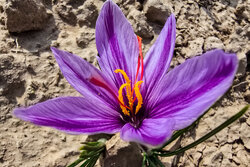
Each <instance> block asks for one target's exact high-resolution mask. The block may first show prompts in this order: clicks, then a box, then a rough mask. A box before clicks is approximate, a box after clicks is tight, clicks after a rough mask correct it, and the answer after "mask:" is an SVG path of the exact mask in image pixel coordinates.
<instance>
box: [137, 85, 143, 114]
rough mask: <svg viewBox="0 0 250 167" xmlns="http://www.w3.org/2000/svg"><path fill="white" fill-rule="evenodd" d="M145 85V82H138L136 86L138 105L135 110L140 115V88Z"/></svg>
mask: <svg viewBox="0 0 250 167" xmlns="http://www.w3.org/2000/svg"><path fill="white" fill-rule="evenodd" d="M142 83H143V81H138V82H136V84H135V95H136V97H137V100H138V103H137V106H136V109H135V114H137V113H138V111H139V110H140V108H141V106H142V95H141V93H140V89H139V86H140V85H141V84H142Z"/></svg>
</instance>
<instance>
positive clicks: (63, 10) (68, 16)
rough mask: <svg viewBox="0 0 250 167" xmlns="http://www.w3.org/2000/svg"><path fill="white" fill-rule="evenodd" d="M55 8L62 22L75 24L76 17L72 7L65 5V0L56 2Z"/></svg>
mask: <svg viewBox="0 0 250 167" xmlns="http://www.w3.org/2000/svg"><path fill="white" fill-rule="evenodd" d="M55 10H56V11H57V13H58V14H59V16H60V17H61V18H62V20H63V21H64V22H66V23H68V24H70V25H76V23H77V17H76V15H75V13H74V11H73V8H72V7H71V6H70V5H67V4H66V2H62V3H58V4H57V5H56V8H55Z"/></svg>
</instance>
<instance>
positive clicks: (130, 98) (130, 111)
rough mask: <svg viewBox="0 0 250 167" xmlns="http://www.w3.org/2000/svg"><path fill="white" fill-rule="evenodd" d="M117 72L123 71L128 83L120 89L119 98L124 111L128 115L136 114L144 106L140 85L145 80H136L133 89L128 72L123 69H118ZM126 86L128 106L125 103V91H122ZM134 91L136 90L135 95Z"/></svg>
mask: <svg viewBox="0 0 250 167" xmlns="http://www.w3.org/2000/svg"><path fill="white" fill-rule="evenodd" d="M115 73H121V74H122V75H123V77H124V79H125V81H126V83H124V84H122V85H121V87H120V89H119V91H118V100H119V103H120V107H121V109H122V112H123V113H124V114H125V115H128V116H130V114H135V115H136V114H137V113H138V111H139V110H140V108H141V106H142V96H141V93H140V89H139V86H140V85H141V84H142V82H143V81H138V82H136V83H135V85H134V87H133V89H131V81H130V80H129V78H128V76H127V74H126V73H125V72H124V71H123V70H121V69H116V70H115ZM125 87H126V96H127V99H128V104H129V105H128V106H126V105H125V103H124V99H123V93H122V91H123V89H124V88H125ZM134 92H135V97H134V95H133V94H134ZM136 98H137V101H138V102H137V106H136V109H135V112H133V107H134V102H135V100H136Z"/></svg>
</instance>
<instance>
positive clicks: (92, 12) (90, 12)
mask: <svg viewBox="0 0 250 167" xmlns="http://www.w3.org/2000/svg"><path fill="white" fill-rule="evenodd" d="M77 13H78V16H77V18H78V24H79V26H80V27H82V26H83V25H86V26H89V27H94V26H95V23H96V20H97V17H98V10H97V6H96V4H95V3H94V2H92V1H86V2H85V3H84V5H82V6H80V7H79V9H78V11H77Z"/></svg>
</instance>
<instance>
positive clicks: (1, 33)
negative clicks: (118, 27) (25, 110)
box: [0, 0, 250, 167]
mask: <svg viewBox="0 0 250 167" xmlns="http://www.w3.org/2000/svg"><path fill="white" fill-rule="evenodd" d="M27 1H28V0H23V1H21V0H0V166H3V167H10V166H13V167H14V166H16V167H19V166H24V167H38V166H42V167H45V166H48V167H51V166H56V167H59V166H66V165H68V164H69V163H70V162H72V161H74V160H76V158H77V156H78V153H79V152H78V147H79V146H80V142H81V141H84V140H85V139H86V137H87V136H84V135H80V136H73V135H68V134H65V133H62V132H59V131H57V130H54V129H51V128H46V127H38V126H34V125H32V124H30V123H26V122H24V121H21V120H19V119H16V118H14V117H13V116H12V111H13V109H14V108H15V107H18V106H29V105H32V104H35V103H38V102H42V101H45V100H47V99H51V98H54V97H58V96H68V95H73V96H75V95H79V94H78V93H77V92H76V91H75V90H74V89H73V88H72V87H71V86H70V85H69V84H68V83H67V81H66V80H65V79H64V77H63V76H62V74H61V72H60V70H59V67H58V65H57V64H56V62H55V59H54V57H53V55H52V53H51V51H50V50H49V47H50V46H55V47H57V48H60V49H63V50H67V51H70V52H73V53H74V54H77V55H79V56H81V57H82V58H84V59H85V60H87V61H89V62H90V63H92V64H94V65H97V63H96V58H95V57H96V55H97V50H96V47H95V21H96V18H97V16H98V13H99V11H100V9H101V6H102V4H103V1H101V0H77V1H74V0H29V2H28V3H27ZM115 2H116V3H117V4H118V5H119V6H120V7H121V8H122V10H123V12H124V14H125V15H126V17H127V18H128V20H129V21H130V22H131V24H132V26H133V28H134V31H135V32H136V34H137V35H139V36H141V37H142V38H143V51H144V53H145V52H146V51H147V50H148V48H149V47H150V46H151V45H152V44H153V42H154V41H155V39H156V38H157V36H158V34H159V33H160V30H161V29H162V27H163V25H164V22H165V20H166V18H167V17H168V16H169V14H170V13H174V14H175V16H176V19H177V39H176V48H175V52H174V58H173V61H172V64H171V68H173V67H175V66H177V65H179V64H180V63H182V62H184V61H185V59H187V58H190V57H193V56H195V55H199V54H202V53H204V52H205V51H207V50H210V49H213V48H221V49H224V50H226V51H227V52H234V53H237V56H238V57H239V60H240V64H239V71H238V73H237V77H236V78H235V81H234V84H233V86H232V88H231V89H230V90H229V91H228V92H227V94H226V95H225V96H224V97H223V98H222V99H221V100H220V101H219V102H217V103H216V105H215V106H214V107H213V109H211V110H210V111H209V113H208V114H207V115H206V116H205V117H204V118H203V119H202V120H201V121H200V124H199V125H198V126H197V127H196V128H194V129H193V130H192V131H191V132H190V133H188V134H186V135H185V136H183V137H182V140H181V141H180V142H179V144H180V145H182V146H184V145H186V144H188V143H190V142H192V141H194V140H196V139H198V138H199V137H201V136H202V135H204V134H205V133H206V132H207V131H209V130H211V129H213V128H214V127H216V126H217V125H219V124H220V123H222V122H223V121H224V120H226V119H227V118H229V117H230V116H232V115H233V114H234V113H236V112H237V111H239V110H240V109H241V108H242V107H243V106H244V105H245V104H247V103H249V102H250V84H249V82H250V75H249V73H250V50H249V49H250V1H249V0H211V1H206V0H194V1H193V0H158V1H156V0H148V1H147V0H145V1H143V0H140V1H135V0H116V1H115ZM25 3H26V4H25ZM27 11H29V13H31V14H27ZM249 116H250V112H248V113H247V114H245V115H244V117H242V118H241V119H240V120H238V121H236V122H235V123H233V124H232V125H231V126H230V127H228V128H226V129H224V130H223V131H222V132H221V133H219V134H218V135H216V136H214V137H212V138H211V139H209V140H208V141H206V142H205V143H203V144H201V145H199V146H197V147H196V148H193V149H191V150H189V151H187V152H185V153H184V154H182V155H179V156H175V157H172V158H165V159H163V161H164V162H165V164H166V166H216V167H217V166H223V167H227V166H248V164H250V128H249V126H250V117H249ZM132 164H133V162H131V165H130V166H133V165H132Z"/></svg>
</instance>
